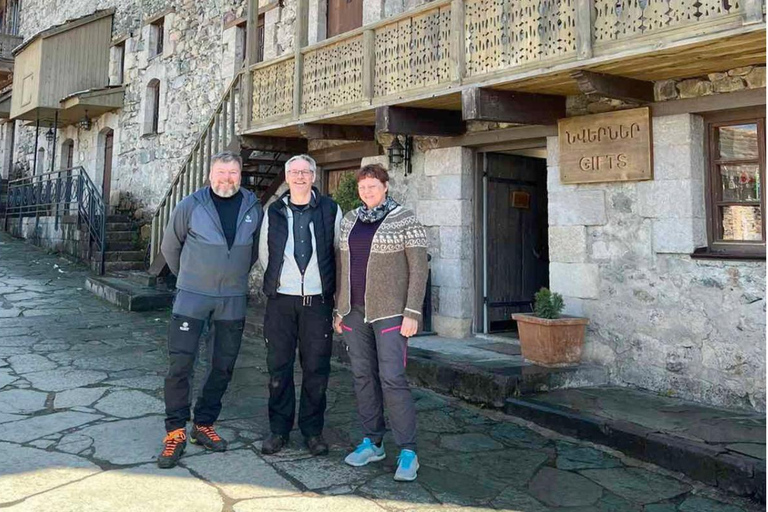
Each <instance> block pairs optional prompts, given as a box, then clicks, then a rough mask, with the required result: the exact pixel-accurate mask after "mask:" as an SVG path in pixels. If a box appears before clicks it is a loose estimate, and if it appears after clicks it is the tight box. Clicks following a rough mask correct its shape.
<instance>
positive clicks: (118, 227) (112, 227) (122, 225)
mask: <svg viewBox="0 0 768 512" xmlns="http://www.w3.org/2000/svg"><path fill="white" fill-rule="evenodd" d="M106 228H107V233H110V232H112V231H131V230H132V229H133V224H131V223H130V222H107V226H106Z"/></svg>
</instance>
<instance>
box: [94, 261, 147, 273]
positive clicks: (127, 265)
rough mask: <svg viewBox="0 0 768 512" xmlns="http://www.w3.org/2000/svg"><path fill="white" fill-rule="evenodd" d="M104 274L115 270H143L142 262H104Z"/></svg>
mask: <svg viewBox="0 0 768 512" xmlns="http://www.w3.org/2000/svg"><path fill="white" fill-rule="evenodd" d="M104 269H105V271H106V272H112V271H115V270H144V269H145V268H144V261H106V262H104Z"/></svg>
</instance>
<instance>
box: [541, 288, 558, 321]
mask: <svg viewBox="0 0 768 512" xmlns="http://www.w3.org/2000/svg"><path fill="white" fill-rule="evenodd" d="M564 307H565V303H564V302H563V296H562V295H560V294H559V293H552V292H551V291H550V290H549V288H542V289H541V290H539V291H538V292H536V295H534V302H533V314H534V315H536V316H538V317H539V318H550V319H552V318H559V317H560V313H562V312H563V308H564Z"/></svg>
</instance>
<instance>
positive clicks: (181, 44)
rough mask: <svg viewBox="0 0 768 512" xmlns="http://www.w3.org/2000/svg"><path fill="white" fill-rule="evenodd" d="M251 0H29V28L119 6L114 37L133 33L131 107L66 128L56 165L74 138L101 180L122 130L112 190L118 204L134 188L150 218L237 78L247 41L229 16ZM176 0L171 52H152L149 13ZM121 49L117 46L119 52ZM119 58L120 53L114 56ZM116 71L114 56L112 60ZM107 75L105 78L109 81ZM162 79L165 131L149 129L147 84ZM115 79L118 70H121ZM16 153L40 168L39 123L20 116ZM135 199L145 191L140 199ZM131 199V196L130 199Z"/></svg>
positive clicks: (137, 206) (82, 160) (168, 24)
mask: <svg viewBox="0 0 768 512" xmlns="http://www.w3.org/2000/svg"><path fill="white" fill-rule="evenodd" d="M245 3H246V2H245V0H233V1H227V2H223V1H215V2H202V3H200V2H192V1H189V0H188V1H184V2H171V1H170V0H152V1H146V2H141V3H138V2H132V1H129V0H101V1H99V2H89V1H87V0H73V1H71V2H64V3H59V4H56V6H55V7H54V6H53V4H50V2H45V1H43V0H29V1H28V2H26V3H25V4H24V10H23V14H22V24H21V34H22V35H23V36H24V37H25V39H28V38H29V37H31V36H32V35H34V34H36V33H38V32H40V31H41V30H44V29H46V28H49V27H50V26H53V25H55V24H59V23H63V22H64V21H66V20H68V19H73V18H77V17H81V16H84V15H87V14H90V13H92V12H94V10H96V9H106V8H109V7H115V8H116V13H115V16H114V25H113V37H114V38H119V37H122V36H127V39H126V41H125V68H124V83H125V85H126V90H125V103H124V107H123V108H122V109H121V110H119V111H117V112H115V113H110V114H106V115H104V116H101V117H100V118H98V119H94V125H93V127H92V128H91V129H90V130H88V131H86V130H82V129H78V128H77V127H67V128H65V129H63V130H60V131H59V133H58V139H57V148H56V153H57V157H56V160H57V162H55V166H56V167H58V166H59V163H58V160H59V156H60V155H61V150H60V145H61V144H62V143H63V142H64V141H65V140H67V139H72V140H73V141H74V145H75V156H74V164H75V165H82V166H83V167H85V169H86V170H87V171H88V172H89V174H90V175H91V177H92V178H93V180H94V181H95V182H96V183H97V184H98V185H100V184H101V180H102V172H103V163H104V162H103V143H102V142H100V141H102V140H103V136H104V134H105V132H106V131H107V130H109V129H112V130H114V149H113V166H112V186H111V190H112V194H111V196H112V197H111V198H110V202H111V203H112V204H113V205H115V204H118V203H119V202H120V201H121V199H123V198H124V196H125V195H126V194H130V197H132V198H134V200H133V201H130V206H131V207H132V208H133V209H134V210H137V212H136V213H137V218H143V219H145V220H146V219H147V218H148V217H149V216H150V215H151V213H152V212H153V211H154V208H155V207H156V205H157V204H158V202H159V201H160V199H161V198H162V196H163V194H164V193H165V192H166V190H167V188H168V186H169V184H170V181H171V179H172V177H173V175H174V174H175V173H176V172H178V170H179V167H180V165H181V162H182V160H183V159H184V158H185V157H186V156H187V155H188V152H189V151H190V150H191V147H192V145H193V144H194V142H195V140H196V139H197V136H198V135H199V133H200V131H201V129H202V127H203V126H204V124H205V123H206V122H207V121H208V119H209V117H210V115H211V114H212V112H213V109H214V108H215V107H216V106H217V104H218V101H219V98H220V97H221V95H222V93H223V91H224V90H225V88H226V87H227V85H228V84H229V83H230V81H231V79H232V77H233V76H234V71H235V69H236V67H237V66H236V62H238V57H239V58H242V48H241V46H242V45H241V44H240V45H239V46H238V44H239V43H238V38H237V37H235V32H236V31H237V30H241V29H240V28H238V27H231V28H227V29H225V20H230V19H234V18H236V17H239V16H242V15H244V12H245V10H244V8H245ZM172 6H175V11H174V12H168V13H167V15H166V17H165V35H166V38H165V47H164V51H163V54H162V55H160V56H157V57H154V58H151V59H150V58H149V57H150V56H149V48H148V46H149V45H148V39H149V29H148V25H147V24H145V20H146V19H147V18H148V17H151V16H154V15H157V14H161V13H163V12H166V11H168V10H169V8H170V7H172ZM112 53H114V52H112ZM113 58H114V57H113ZM111 68H112V69H113V72H114V63H113V65H112V66H111ZM106 78H107V77H105V83H104V85H105V86H106V85H107V82H106ZM152 79H159V80H160V123H159V124H160V126H159V130H158V132H159V133H157V134H146V129H145V125H146V121H147V119H146V117H147V116H146V112H147V111H148V109H147V84H148V83H149V81H150V80H152ZM113 80H114V77H113ZM16 131H17V133H16V144H15V158H14V160H15V161H16V162H17V163H18V164H17V165H19V166H21V167H22V168H24V169H26V171H27V172H29V170H31V168H32V162H33V160H34V147H35V137H34V128H33V127H27V126H22V124H21V123H16ZM45 131H46V129H42V130H41V132H40V136H39V138H38V146H39V147H40V148H42V149H43V152H42V153H41V154H42V155H44V161H43V163H42V166H41V167H42V169H45V170H47V169H50V163H51V162H50V158H51V154H52V149H53V148H52V147H51V145H50V144H49V143H48V142H47V141H46V139H45ZM135 198H139V199H138V200H136V199H135ZM123 203H124V204H125V201H123Z"/></svg>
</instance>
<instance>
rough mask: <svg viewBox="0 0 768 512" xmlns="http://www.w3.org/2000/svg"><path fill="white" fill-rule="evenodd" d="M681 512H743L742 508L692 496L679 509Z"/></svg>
mask: <svg viewBox="0 0 768 512" xmlns="http://www.w3.org/2000/svg"><path fill="white" fill-rule="evenodd" d="M678 510H679V511H680V512H743V510H742V509H741V508H740V507H736V506H734V505H728V504H726V503H721V502H719V501H714V500H710V499H709V498H704V497H702V496H690V497H688V498H686V500H685V501H684V502H682V503H681V504H680V506H679V507H678Z"/></svg>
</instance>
